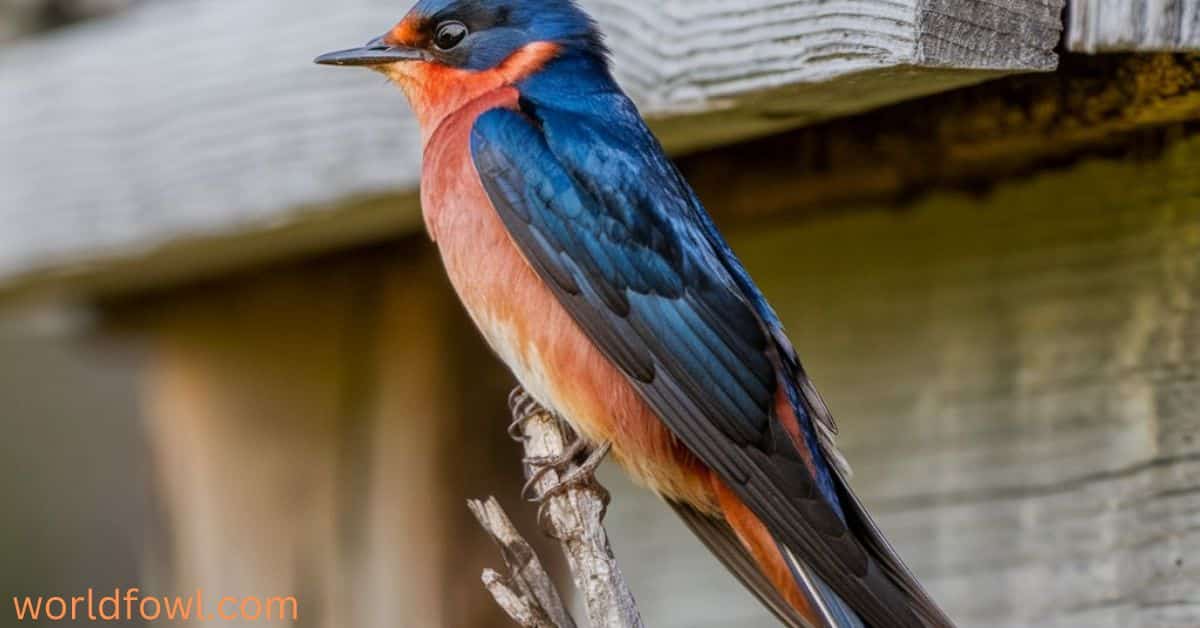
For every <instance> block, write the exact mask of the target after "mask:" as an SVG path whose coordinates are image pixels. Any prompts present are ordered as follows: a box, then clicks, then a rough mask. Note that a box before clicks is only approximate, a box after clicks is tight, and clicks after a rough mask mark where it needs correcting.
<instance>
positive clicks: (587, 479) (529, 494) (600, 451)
mask: <svg viewBox="0 0 1200 628" xmlns="http://www.w3.org/2000/svg"><path fill="white" fill-rule="evenodd" d="M582 443H583V441H582V440H576V441H575V442H574V443H573V444H572V445H571V447H570V448H569V449H568V451H567V452H566V454H570V457H569V458H567V464H566V465H563V466H559V467H553V466H543V467H537V470H536V471H535V472H534V473H533V475H532V476H531V477H530V479H529V481H528V482H527V483H526V484H525V488H524V489H523V490H522V495H524V496H526V499H528V500H529V501H531V502H534V503H536V504H538V521H539V522H542V527H543V528H544V529H546V530H547V531H548V530H550V529H551V528H550V526H547V525H546V524H545V523H544V522H545V521H546V509H547V508H548V507H549V505H550V501H551V500H553V499H554V498H555V497H558V496H561V495H564V494H566V493H567V491H570V490H571V489H586V490H589V491H593V492H594V493H596V495H598V496H599V497H600V501H601V502H602V503H603V504H604V507H605V509H607V508H608V504H609V503H610V502H611V501H612V494H611V493H609V492H608V489H606V488H604V486H603V485H602V484H600V482H598V481H596V470H597V469H599V468H600V465H601V464H603V463H604V459H605V458H607V457H608V454H609V452H610V451H612V443H605V444H603V445H601V446H600V447H598V448H596V449H595V450H594V451H592V453H591V454H589V455H588V457H587V460H585V461H584V462H583V463H582V464H580V465H579V466H577V467H574V468H571V467H570V464H571V462H573V461H574V459H575V457H576V456H577V455H578V453H579V452H578V451H575V452H573V451H572V450H576V449H578V450H579V451H582V450H583V449H586V447H587V445H586V444H583V446H582V447H579V445H580V444H582ZM566 454H564V455H566ZM556 462H557V461H556ZM550 471H556V472H558V474H559V480H558V482H556V483H555V484H554V485H552V486H549V487H547V488H545V489H543V490H541V491H540V492H539V491H538V486H537V484H538V483H539V482H540V481H541V480H542V479H544V478H545V476H546V474H547V473H548V472H550ZM603 517H604V515H603V514H601V518H603Z"/></svg>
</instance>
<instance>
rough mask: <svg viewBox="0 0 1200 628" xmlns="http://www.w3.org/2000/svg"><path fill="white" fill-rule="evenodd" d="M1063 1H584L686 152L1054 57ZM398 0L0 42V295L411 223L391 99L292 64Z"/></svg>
mask: <svg viewBox="0 0 1200 628" xmlns="http://www.w3.org/2000/svg"><path fill="white" fill-rule="evenodd" d="M1061 2H1062V0H991V1H988V2H983V1H981V0H979V1H976V0H930V1H924V0H827V1H825V0H750V1H734V0H668V1H665V2H645V1H644V0H587V1H586V2H585V4H586V5H587V6H588V8H589V9H591V10H592V11H593V12H594V13H595V15H596V16H597V17H598V18H599V19H600V21H601V23H602V25H603V27H604V28H605V30H606V31H607V32H608V34H609V40H610V43H611V44H612V47H613V49H614V50H615V52H616V54H615V57H616V66H617V68H618V74H619V77H620V79H621V81H622V82H623V84H624V85H626V86H627V87H628V88H629V89H630V91H631V93H632V94H634V96H635V97H636V98H637V100H638V101H639V102H640V103H641V105H642V106H643V107H644V109H645V111H646V112H647V114H648V115H649V116H650V117H652V118H653V119H654V121H655V124H656V128H657V129H658V130H659V131H660V132H661V133H662V134H663V135H664V139H665V141H666V142H667V144H668V146H669V147H671V148H672V149H674V150H687V149H691V148H695V147H698V146H704V145H710V144H713V143H719V142H726V141H731V140H736V139H740V138H744V137H747V136H750V135H755V134H762V133H766V132H769V131H771V130H775V129H780V128H784V127H789V126H796V125H799V124H802V123H804V122H807V121H811V120H814V119H818V118H821V117H828V116H831V115H839V114H844V113H849V112H853V111H860V110H863V109H866V108H870V107H873V106H878V105H881V104H885V103H888V102H893V101H896V100H900V99H904V98H910V97H913V96H917V95H922V94H926V93H930V92H934V91H938V90H942V89H948V88H951V87H955V86H959V85H963V84H967V83H971V82H977V81H980V80H983V79H985V78H988V77H992V76H996V75H997V74H998V73H1000V72H1014V71H1029V70H1049V69H1052V68H1053V67H1054V66H1055V62H1056V57H1055V55H1054V53H1053V48H1054V46H1055V45H1056V43H1057V42H1058V40H1059V33H1060V31H1061V24H1060V18H1059V14H1060V9H1061ZM406 8H407V7H406V6H405V3H404V2H397V1H395V0H350V1H347V2H341V3H336V4H331V3H328V2H318V1H317V0H286V1H285V0H246V1H244V2H242V1H239V2H206V1H203V0H176V1H173V2H148V3H144V4H138V5H136V6H135V7H134V8H132V9H130V10H129V11H127V12H125V13H123V14H121V15H120V16H117V17H113V18H110V19H105V20H97V21H94V22H90V23H87V24H84V25H82V26H78V27H74V28H70V29H65V30H60V31H55V32H54V33H52V34H49V35H47V36H44V37H41V38H38V39H36V40H32V41H28V42H23V43H21V44H19V45H16V46H13V47H10V48H8V49H5V50H3V51H0V111H2V112H3V115H2V116H0V290H7V291H12V290H14V289H16V288H23V287H29V286H31V285H32V286H39V287H40V286H46V285H50V284H54V285H60V286H61V285H63V284H64V283H65V284H67V285H74V284H73V282H76V281H83V282H84V283H86V284H87V285H89V286H90V287H93V288H94V287H97V286H100V287H103V288H109V287H127V286H128V285H130V284H146V283H155V282H158V283H162V282H164V281H169V280H173V279H176V278H178V277H182V276H194V275H196V274H201V273H212V272H215V271H218V270H223V269H226V268H229V267H237V266H244V265H248V264H251V263H256V262H261V261H263V259H266V258H277V257H282V256H285V255H290V254H295V253H297V252H310V251H313V250H315V249H319V248H330V247H335V246H339V245H342V244H345V243H357V242H362V241H364V240H367V239H371V238H378V237H381V236H382V235H385V234H393V233H397V232H401V231H405V230H409V229H415V228H416V227H417V225H418V224H419V221H417V220H416V219H415V203H414V202H412V199H413V196H412V192H413V190H414V188H415V186H416V184H417V171H418V162H419V155H418V146H417V144H418V140H417V137H418V136H417V133H416V129H415V127H414V124H413V121H412V119H411V117H410V116H409V114H408V112H407V109H406V106H405V104H404V103H403V100H402V98H401V96H400V95H399V94H398V93H397V92H396V91H395V90H392V89H390V88H388V87H387V86H385V85H383V84H381V81H380V80H379V79H378V78H377V77H375V76H374V75H371V74H369V73H367V72H353V71H347V70H344V69H332V68H323V67H316V66H313V65H312V64H311V59H312V58H313V57H314V56H315V55H316V54H318V53H320V52H323V51H325V50H328V49H332V48H338V47H344V46H347V45H353V44H356V43H359V42H361V41H365V39H367V38H369V37H370V36H372V35H375V34H378V33H379V32H382V31H383V30H385V29H386V28H387V27H388V26H390V25H391V24H392V23H394V22H395V21H396V20H397V19H398V18H399V17H400V16H401V14H402V13H403V12H404V11H405V10H406ZM378 197H385V198H388V199H391V200H390V201H389V202H388V203H386V204H383V205H380V204H370V203H367V204H361V203H355V202H353V201H355V200H356V199H371V198H378ZM396 199H405V200H404V201H403V202H398V201H397V200H396ZM268 236H269V237H268Z"/></svg>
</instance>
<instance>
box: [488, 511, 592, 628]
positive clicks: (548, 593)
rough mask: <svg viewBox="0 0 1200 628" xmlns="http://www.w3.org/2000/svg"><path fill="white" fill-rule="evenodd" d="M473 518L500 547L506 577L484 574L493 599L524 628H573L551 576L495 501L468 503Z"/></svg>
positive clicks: (573, 623)
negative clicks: (505, 567)
mask: <svg viewBox="0 0 1200 628" xmlns="http://www.w3.org/2000/svg"><path fill="white" fill-rule="evenodd" d="M467 505H468V506H469V507H470V508H471V512H472V513H474V514H475V518H476V519H478V520H479V523H480V525H482V526H483V528H484V529H485V530H487V533H488V534H489V535H491V537H492V538H493V539H495V540H496V543H497V544H498V545H499V546H500V553H501V555H502V556H503V557H504V564H505V565H506V566H507V567H508V573H509V574H510V575H509V576H508V577H504V576H501V575H500V574H498V573H496V572H494V571H492V570H490V569H489V570H487V571H485V572H483V582H484V584H485V585H486V586H487V588H488V590H489V591H491V592H492V597H495V598H496V601H497V602H499V603H500V606H502V607H503V608H504V610H505V612H507V613H508V614H509V616H510V617H512V618H513V619H514V620H515V621H516V622H517V623H518V624H521V625H522V626H526V627H527V628H547V627H549V628H574V626H575V621H574V620H573V619H571V615H570V614H569V613H567V610H566V606H565V605H564V604H563V602H562V598H561V597H559V595H558V590H557V589H556V588H554V581H553V580H551V579H550V574H548V573H546V569H545V568H544V567H542V563H541V561H540V560H538V557H537V554H536V553H535V552H534V551H533V548H532V547H530V545H529V543H528V542H526V541H525V539H524V538H523V537H522V536H521V533H520V532H518V531H517V528H516V526H514V525H513V522H512V520H511V519H509V518H508V515H507V514H506V513H505V512H504V508H502V507H501V506H500V502H498V501H496V498H495V497H490V498H488V499H487V500H486V501H476V500H472V501H470V502H468V503H467Z"/></svg>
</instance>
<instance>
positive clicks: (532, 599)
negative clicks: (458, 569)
mask: <svg viewBox="0 0 1200 628" xmlns="http://www.w3.org/2000/svg"><path fill="white" fill-rule="evenodd" d="M512 410H513V418H514V423H513V425H514V435H519V437H520V439H521V441H522V442H523V443H524V444H525V455H526V474H527V476H528V477H529V478H531V480H530V485H531V488H533V489H535V490H536V491H537V494H538V496H539V501H543V500H544V503H543V508H542V511H541V512H540V513H539V515H544V516H540V517H539V518H540V519H541V520H542V523H543V525H544V526H545V527H546V528H547V533H548V534H550V535H551V536H553V537H554V538H556V539H558V540H559V542H560V543H561V545H562V548H563V552H564V553H565V554H566V556H567V562H568V564H569V566H570V568H571V574H572V576H573V577H574V580H575V586H576V588H577V589H578V590H579V592H580V593H581V594H582V595H583V599H584V603H585V606H586V608H587V614H588V623H589V624H590V625H591V626H593V627H594V628H609V627H612V628H642V620H641V616H640V615H639V614H638V610H637V604H636V603H635V602H634V599H633V594H632V593H631V592H630V591H629V587H628V585H627V584H626V583H625V579H624V577H623V576H622V575H621V570H620V568H619V567H618V566H617V562H616V559H615V558H614V557H613V554H612V549H611V547H610V545H609V542H608V534H607V533H606V532H605V530H604V526H603V519H604V514H605V510H606V508H607V502H608V492H607V491H606V490H605V489H604V487H602V486H600V484H599V483H597V482H596V480H595V478H594V477H593V476H592V471H593V466H594V465H593V464H591V463H594V462H597V461H598V460H599V456H593V458H591V459H590V460H589V463H585V464H583V465H582V466H579V465H573V462H572V461H570V460H569V458H571V457H573V454H574V453H575V452H576V451H577V450H576V448H573V447H572V446H571V445H570V444H569V443H568V439H567V436H566V435H565V434H564V426H563V425H562V424H561V423H560V422H559V420H558V419H557V418H556V417H555V416H554V415H553V414H551V413H550V412H548V411H546V410H545V409H544V408H542V407H540V406H539V405H537V404H536V403H535V402H533V401H532V399H530V398H529V397H528V396H527V395H525V394H524V393H522V392H521V391H520V390H519V389H518V390H517V391H514V394H513V397H512ZM600 455H602V452H601V454H600ZM564 458H567V459H565V460H564ZM471 509H472V511H473V512H475V516H476V518H478V519H479V520H480V523H481V524H482V525H483V526H484V528H485V529H487V531H488V533H489V534H491V535H492V537H493V538H495V539H496V541H497V543H499V545H500V547H501V548H502V552H503V554H504V560H505V562H506V563H507V564H508V568H509V573H510V575H509V576H501V575H500V574H498V573H496V572H494V571H491V570H489V571H487V572H484V583H485V584H486V585H487V587H488V590H489V591H490V592H491V593H492V596H493V597H495V598H496V601H497V603H499V604H500V606H501V607H502V608H504V610H505V612H507V613H508V614H509V616H510V617H512V618H513V620H514V621H516V622H517V623H518V624H520V625H522V626H526V627H532V628H543V626H546V625H547V624H546V623H539V622H547V621H548V622H550V623H549V624H548V625H550V626H554V627H555V628H573V627H574V625H575V623H574V621H573V620H572V619H571V617H570V615H569V614H568V613H567V612H566V610H565V609H564V607H563V605H562V601H561V599H560V598H559V596H558V593H557V591H556V590H555V588H554V585H553V583H552V582H551V580H550V577H549V576H548V575H547V574H546V572H545V570H544V569H543V568H542V565H541V563H540V561H538V560H537V557H536V555H534V553H533V550H532V548H530V546H529V544H528V543H526V542H525V540H524V539H523V538H521V536H520V534H519V533H518V532H517V530H516V529H515V528H514V527H513V525H512V522H511V521H510V520H509V519H508V517H507V516H505V514H504V512H503V510H502V509H501V508H500V506H499V504H498V503H496V501H495V499H490V500H488V501H486V502H472V503H471Z"/></svg>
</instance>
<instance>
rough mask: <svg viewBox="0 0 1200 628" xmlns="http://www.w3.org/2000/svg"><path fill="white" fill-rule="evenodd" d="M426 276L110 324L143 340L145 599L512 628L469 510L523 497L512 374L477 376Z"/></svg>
mask: <svg viewBox="0 0 1200 628" xmlns="http://www.w3.org/2000/svg"><path fill="white" fill-rule="evenodd" d="M440 272H441V271H440V268H439V267H438V265H437V264H436V262H435V261H434V260H433V256H432V255H431V251H428V250H427V249H422V252H421V253H420V254H415V255H408V256H403V255H396V254H395V253H394V251H389V252H387V254H386V256H385V255H384V254H382V253H381V254H378V255H371V254H366V255H360V256H357V257H354V258H351V259H347V260H326V261H324V262H323V263H321V264H316V265H306V266H298V267H293V268H285V269H280V270H275V271H271V272H267V273H262V274H259V275H256V276H253V277H243V278H236V279H231V280H227V281H223V282H220V283H216V284H212V285H208V286H205V287H201V288H195V289H190V290H187V291H183V292H174V293H171V294H167V295H162V296H156V297H154V298H150V299H146V300H139V301H138V302H136V303H127V304H125V305H124V306H123V307H121V308H118V309H117V310H116V312H117V313H116V314H114V316H117V318H118V319H120V320H122V322H123V325H124V326H125V327H127V328H128V329H132V330H134V332H136V333H139V334H142V335H145V336H147V337H148V338H149V339H150V341H151V342H150V345H149V363H148V365H147V368H146V414H147V417H148V418H147V425H148V428H149V434H150V438H149V441H150V445H151V452H152V458H153V460H154V465H153V467H154V477H155V479H156V483H157V489H158V490H157V500H158V501H159V502H160V503H161V510H162V512H163V521H164V529H165V530H164V534H165V537H166V543H165V549H164V550H163V553H164V555H165V560H164V564H165V569H164V571H165V573H166V575H165V577H163V578H162V582H160V583H159V586H161V587H162V588H163V589H164V590H167V591H192V590H195V589H196V588H198V587H199V588H203V589H204V590H205V591H206V592H208V593H209V594H210V595H235V596H260V597H263V598H264V599H265V598H266V597H269V596H289V595H290V596H295V597H296V598H297V599H298V601H299V605H300V606H299V609H300V610H299V612H300V624H302V625H305V626H325V627H339V626H362V627H364V628H367V627H376V626H378V627H383V626H388V627H391V626H395V622H396V618H398V617H419V618H421V621H420V622H419V623H420V625H422V626H431V627H435V628H436V627H438V626H447V627H450V626H466V625H470V626H481V627H482V626H495V627H496V628H500V627H501V626H506V625H508V624H507V621H506V620H505V618H504V617H503V616H502V614H500V613H499V611H498V610H497V609H496V608H495V606H494V604H493V603H492V601H491V599H490V597H489V596H488V595H487V593H486V592H485V591H484V590H483V588H482V586H481V585H480V584H479V573H480V572H481V570H482V568H483V567H484V565H487V564H491V563H493V562H494V560H495V551H496V550H495V548H494V547H493V546H492V544H491V543H490V541H489V540H488V539H487V538H486V537H485V536H484V535H482V534H481V533H480V532H479V530H478V528H477V527H475V526H474V525H473V520H472V519H471V515H470V514H469V512H468V511H467V509H466V506H465V497H467V496H477V495H485V494H489V493H493V492H495V493H498V494H505V495H515V494H516V493H517V492H519V487H520V485H521V483H522V480H521V477H520V467H519V464H518V461H519V459H520V453H519V448H517V447H516V446H515V444H514V443H512V442H511V441H509V440H508V437H507V435H506V434H505V431H504V426H505V425H506V421H505V417H506V416H507V409H506V408H505V405H504V399H505V391H506V388H507V386H508V382H509V380H508V378H507V377H505V376H504V375H503V374H502V372H501V371H500V369H499V368H498V367H497V366H495V365H492V364H491V363H486V362H485V363H484V364H483V365H482V366H480V365H479V362H480V354H481V353H482V351H483V349H482V348H481V347H480V345H479V343H478V342H475V341H473V340H472V339H473V336H472V335H470V334H469V333H468V330H467V328H466V327H467V323H466V321H465V320H463V319H464V317H463V316H462V315H461V314H460V313H459V310H458V307H457V305H456V304H455V303H454V302H453V300H452V296H451V294H450V292H449V290H448V289H447V287H446V285H445V282H444V281H441V280H440ZM418 328H419V330H420V331H419V332H418V331H416V330H417V329H418ZM464 337H465V338H467V339H468V340H463V338H464ZM464 362H466V363H470V364H472V366H473V368H472V369H471V373H472V379H471V381H472V385H471V387H470V390H462V389H461V388H460V387H459V385H458V382H459V380H458V378H457V377H455V375H456V374H457V373H460V372H462V370H463V369H462V364H463V363H464ZM480 425H482V426H486V427H485V428H480V427H479V426H480ZM524 514H526V515H529V514H531V513H529V512H528V511H526V512H524ZM521 524H522V525H524V526H534V525H535V524H534V522H533V521H532V517H531V516H527V517H526V518H525V519H523V520H522V521H521ZM547 555H550V556H552V555H553V554H549V553H548V554H547ZM214 603H215V602H214ZM267 625H279V626H290V625H294V622H291V621H284V622H277V623H276V624H267Z"/></svg>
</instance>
